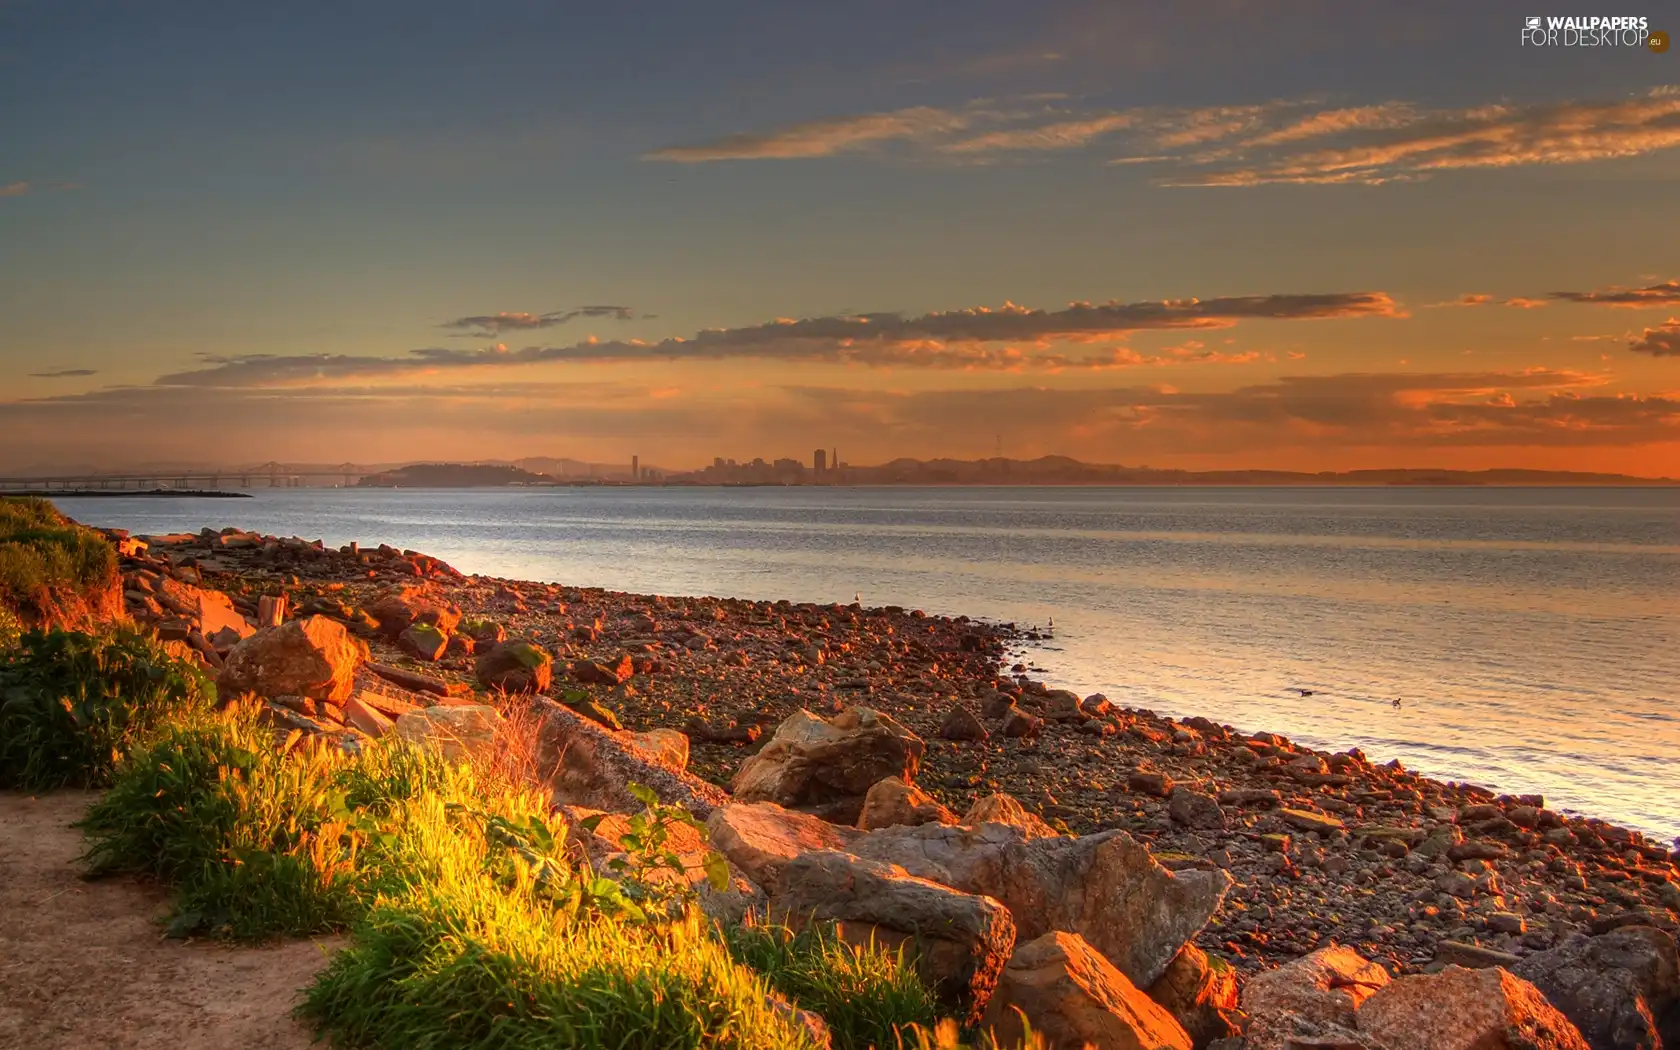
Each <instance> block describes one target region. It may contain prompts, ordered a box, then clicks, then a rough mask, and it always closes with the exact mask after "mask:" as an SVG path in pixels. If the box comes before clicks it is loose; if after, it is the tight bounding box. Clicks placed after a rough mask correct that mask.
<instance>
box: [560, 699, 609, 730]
mask: <svg viewBox="0 0 1680 1050" xmlns="http://www.w3.org/2000/svg"><path fill="white" fill-rule="evenodd" d="M560 702H561V703H563V704H565V705H566V706H567V707H569V708H571V709H572V710H573V711H576V712H577V713H578V714H580V715H582V716H583V717H585V718H587V719H589V720H590V721H591V722H594V723H595V724H596V725H598V726H602V727H603V728H606V729H611V730H614V731H618V730H622V729H623V728H624V723H623V722H620V721H619V720H618V715H616V714H614V713H613V709H612V708H610V707H608V706H607V705H605V704H603V703H601V702H600V701H599V700H596V699H595V698H594V697H592V696H576V695H574V696H572V698H570V699H562V700H561V701H560Z"/></svg>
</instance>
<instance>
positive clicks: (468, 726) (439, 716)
mask: <svg viewBox="0 0 1680 1050" xmlns="http://www.w3.org/2000/svg"><path fill="white" fill-rule="evenodd" d="M504 725H505V723H504V722H503V720H502V715H501V712H500V711H497V710H496V709H495V708H494V707H487V706H485V705H483V704H458V705H451V706H447V707H423V708H421V709H420V710H418V711H410V712H409V713H408V714H405V715H403V716H402V717H401V718H399V719H397V723H396V732H397V735H398V736H399V737H402V738H403V739H404V740H408V741H411V742H413V743H416V744H427V743H430V744H434V745H436V746H437V748H438V750H440V751H442V752H443V756H444V757H445V758H448V759H451V760H456V759H461V758H468V757H472V756H476V755H481V754H483V753H485V752H486V751H489V750H491V749H493V748H495V747H497V746H498V744H499V741H500V738H501V732H502V727H503V726H504Z"/></svg>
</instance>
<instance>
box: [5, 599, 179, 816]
mask: <svg viewBox="0 0 1680 1050" xmlns="http://www.w3.org/2000/svg"><path fill="white" fill-rule="evenodd" d="M211 697H212V692H211V688H210V685H209V682H208V681H207V680H206V679H205V677H204V676H203V674H202V673H201V672H200V671H199V670H198V668H197V667H196V666H194V665H193V664H190V663H188V662H187V661H185V660H182V659H179V658H177V657H174V656H172V655H170V653H169V652H168V651H167V650H165V649H164V647H163V646H162V645H161V644H159V643H158V642H157V641H155V640H153V639H151V638H148V637H146V636H143V635H140V634H137V633H135V632H132V631H127V630H121V629H118V630H113V631H109V632H106V633H103V634H98V635H89V634H82V633H79V632H75V631H56V630H55V631H29V632H26V633H24V634H23V635H22V636H21V637H20V638H19V639H18V641H17V643H16V644H15V646H13V647H12V648H9V649H6V650H4V651H0V788H21V789H23V790H25V791H43V790H49V789H52V788H60V787H100V786H103V785H105V784H108V783H110V782H111V778H112V776H113V774H114V771H115V769H116V767H117V764H118V763H119V762H120V761H121V760H122V758H123V756H125V755H126V754H127V753H128V752H129V750H130V749H132V748H134V747H135V746H136V745H138V744H140V743H142V742H144V741H145V740H147V739H149V738H150V737H152V736H154V735H155V734H157V733H158V732H160V731H161V730H162V729H163V727H164V726H166V725H167V724H169V723H171V722H173V721H175V720H177V719H180V718H184V717H191V715H192V714H193V713H194V712H196V711H199V710H203V709H205V708H207V707H208V706H209V705H210V703H211Z"/></svg>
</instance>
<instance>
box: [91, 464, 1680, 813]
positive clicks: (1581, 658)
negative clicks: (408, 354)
mask: <svg viewBox="0 0 1680 1050" xmlns="http://www.w3.org/2000/svg"><path fill="white" fill-rule="evenodd" d="M58 502H59V504H60V506H61V507H62V508H63V509H64V511H65V512H66V513H68V514H70V515H72V516H73V517H75V518H77V519H78V520H81V521H84V522H87V523H89V524H93V525H102V526H116V527H121V528H126V529H130V530H132V531H135V532H140V533H148V532H172V531H180V530H189V529H191V530H196V529H198V528H200V527H202V526H206V525H209V526H215V527H218V528H219V527H222V526H227V525H235V526H240V527H242V528H249V529H257V530H261V531H263V532H265V533H275V534H279V535H285V536H291V535H296V536H302V537H304V538H306V539H323V540H325V541H326V542H327V543H329V544H333V545H339V544H343V543H346V542H348V541H350V540H357V541H360V542H361V543H363V544H377V543H380V542H385V543H390V544H392V545H393V546H398V547H405V548H411V549H414V550H420V551H424V552H426V553H428V554H432V555H435V556H438V557H441V558H443V559H445V560H446V561H448V562H450V563H451V564H453V565H454V566H455V567H456V568H458V569H460V570H462V571H463V572H470V573H485V574H491V575H496V576H504V577H517V578H522V579H532V580H544V581H551V582H561V583H566V584H571V585H575V586H591V587H605V588H609V589H613V590H620V591H633V592H643V593H659V594H672V595H678V594H681V595H721V596H730V597H744V598H755V599H780V598H787V599H791V600H794V601H812V602H823V603H828V602H852V601H854V600H858V601H862V602H863V603H865V604H867V605H902V606H906V607H912V608H919V609H923V610H925V611H927V612H929V613H944V614H948V615H958V614H967V615H969V616H972V617H980V618H985V619H989V620H996V621H1005V622H1012V623H1014V624H1017V625H1018V626H1020V627H1023V628H1026V627H1036V628H1038V629H1040V631H1041V632H1042V633H1044V634H1046V635H1047V636H1048V637H1045V638H1043V639H1042V640H1041V641H1038V642H1025V643H1023V645H1022V647H1021V649H1020V650H1019V651H1018V652H1016V653H1014V654H1012V660H1014V659H1018V660H1020V661H1021V662H1023V663H1027V664H1029V665H1031V667H1032V668H1033V670H1034V674H1035V676H1036V677H1039V678H1041V679H1042V680H1044V681H1046V682H1048V683H1050V684H1052V685H1056V686H1062V687H1066V688H1070V689H1074V690H1076V691H1078V692H1080V693H1081V694H1087V693H1093V692H1101V693H1104V694H1106V695H1107V696H1108V697H1109V698H1110V699H1111V700H1113V701H1115V702H1117V703H1120V704H1124V705H1128V706H1132V707H1144V708H1149V709H1152V710H1154V711H1156V712H1157V713H1160V714H1170V715H1174V716H1181V717H1182V716H1189V715H1203V716H1206V717H1209V718H1212V719H1215V720H1216V721H1220V722H1223V723H1227V724H1230V725H1234V726H1237V727H1238V728H1241V729H1244V730H1247V731H1250V732H1254V731H1259V730H1269V731H1272V732H1275V733H1282V734H1284V735H1286V736H1288V737H1290V738H1292V739H1294V740H1297V741H1301V742H1303V743H1308V744H1311V745H1312V746H1315V747H1321V748H1334V749H1338V750H1339V749H1345V748H1350V747H1358V748H1360V749H1361V750H1362V751H1364V752H1365V754H1366V755H1367V756H1368V757H1370V758H1371V759H1373V760H1375V761H1381V762H1386V761H1388V760H1390V759H1399V760H1400V761H1401V762H1402V763H1404V764H1405V766H1406V767H1407V768H1410V769H1414V770H1417V771H1420V772H1423V773H1426V774H1428V775H1431V776H1436V777H1440V778H1443V779H1452V780H1460V781H1470V782H1473V783H1477V784H1481V785H1484V786H1486V787H1490V788H1493V789H1495V790H1499V791H1506V792H1512V793H1540V794H1543V795H1544V796H1545V797H1546V801H1547V804H1548V805H1550V806H1552V807H1554V808H1558V809H1563V810H1567V811H1574V812H1578V813H1583V814H1586V815H1591V816H1598V817H1602V818H1604V819H1607V820H1612V821H1615V822H1617V823H1622V824H1626V825H1629V826H1632V827H1637V828H1640V829H1642V830H1644V831H1646V832H1647V833H1649V834H1653V835H1656V836H1659V837H1660V838H1661V839H1662V840H1667V839H1670V838H1675V837H1677V836H1680V488H1484V487H1423V486H1393V487H1373V488H1364V487H1360V488H1354V487H1318V488H1195V487H1183V488H1114V487H1090V488H1085V487H1030V488H1029V487H1020V488H992V487H987V488H906V487H882V488H814V487H808V488H676V487H672V488H660V487H599V488H585V487H578V488H571V487H567V488H532V489H480V490H448V491H438V490H395V489H355V488H350V489H273V490H264V489H257V490H256V491H255V493H254V497H253V498H251V499H241V500H228V499H195V498H152V497H121V496H118V497H102V498H83V499H77V498H64V499H61V500H59V501H58Z"/></svg>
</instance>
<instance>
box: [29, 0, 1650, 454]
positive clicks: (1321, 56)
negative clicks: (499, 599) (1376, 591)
mask: <svg viewBox="0 0 1680 1050" xmlns="http://www.w3.org/2000/svg"><path fill="white" fill-rule="evenodd" d="M1533 6H1534V5H1532V4H1530V5H1524V6H1517V5H1513V4H1507V3H1477V4H1468V3H1464V2H1462V0H1457V2H1450V3H1418V2H1406V3H1361V4H1346V3H1331V2H1323V3H1304V2H1303V3H1266V4H1261V3H1239V2H1227V3H1174V4H1171V5H1167V4H1160V3H1149V4H1144V3H1137V4H1130V3H1120V2H1101V3H1099V2H1092V3H1062V2H1050V0H1047V2H1043V3H1031V4H1029V3H1023V2H1015V3H995V2H987V0H962V2H956V0H909V2H907V0H895V2H890V3H863V2H848V3H843V4H804V3H787V2H785V0H783V2H774V3H771V2H765V3H757V2H753V3H738V2H729V3H716V4H694V3H614V4H599V3H592V4H563V3H539V2H534V0H533V2H497V0H489V2H485V3H480V4H471V5H468V4H461V3H451V4H445V3H436V2H431V0H405V2H402V3H372V2H367V3H343V2H338V3H330V4H328V3H311V2H293V3H286V4H253V3H228V2H226V0H216V2H202V3H200V2H171V0H160V2H156V3H145V4H138V3H128V2H117V0H112V2H108V3H86V2H81V0H0V469H13V470H15V469H20V468H25V467H31V466H45V465H57V466H65V467H69V466H97V467H118V466H125V465H132V464H139V463H147V462H183V461H184V462H193V463H203V464H236V463H250V462H261V461H266V460H270V459H280V460H286V461H316V462H340V461H343V460H351V461H356V462H389V461H402V460H415V459H478V458H515V457H520V456H530V455H546V456H570V457H573V458H577V459H588V460H595V461H613V462H622V461H628V459H629V458H630V456H631V454H633V453H634V454H639V455H640V456H641V459H642V461H643V462H644V463H655V464H659V465H663V466H668V467H674V468H677V467H687V466H696V465H700V464H702V463H706V462H710V460H711V458H712V457H713V456H714V455H721V456H731V457H736V458H751V457H753V456H759V455H762V456H765V457H767V458H768V457H773V456H784V455H788V456H797V457H800V458H802V459H803V458H808V457H809V455H810V450H811V449H813V448H816V447H819V446H821V447H830V446H837V447H838V448H839V449H840V454H841V457H842V458H843V459H846V460H848V461H851V462H855V463H866V462H877V461H880V460H884V459H888V458H892V457H895V456H900V455H908V456H918V457H924V458H926V457H933V456H956V457H962V458H976V457H981V456H989V455H993V454H995V453H996V452H997V451H998V450H999V449H1000V448H1001V450H1002V452H1003V453H1004V454H1005V455H1009V456H1014V457H1030V456H1036V455H1040V454H1044V453H1061V454H1067V455H1072V456H1077V457H1079V458H1082V459H1086V460H1091V461H1099V462H1111V463H1126V464H1134V465H1135V464H1150V465H1153V466H1181V467H1191V468H1213V467H1278V468H1294V469H1349V468H1356V467H1380V466H1447V467H1485V466H1527V467H1547V468H1565V469H1589V470H1613V471H1622V472H1628V473H1638V474H1668V475H1674V476H1680V50H1669V51H1668V52H1666V53H1655V52H1653V51H1652V50H1649V49H1647V48H1643V47H1598V48H1590V49H1588V48H1571V49H1565V48H1562V47H1554V48H1534V47H1524V46H1523V45H1522V42H1521V39H1520V37H1521V28H1522V24H1523V21H1524V17H1525V16H1528V15H1531V14H1533V13H1534V10H1531V8H1533ZM1535 10H1539V9H1535ZM1541 13H1542V14H1547V13H1552V14H1556V13H1567V14H1593V13H1601V14H1607V15H1608V14H1614V15H1647V16H1649V17H1650V22H1651V24H1650V28H1652V29H1663V30H1668V31H1670V32H1674V31H1680V9H1676V8H1675V7H1673V6H1672V5H1671V4H1664V5H1654V4H1644V5H1641V4H1635V5H1633V6H1631V7H1628V8H1626V9H1623V8H1616V9H1614V10H1612V9H1610V8H1605V9H1604V10H1603V11H1596V10H1592V11H1581V10H1570V11H1561V10H1559V11H1550V12H1548V11H1541ZM1665 18H1666V19H1667V20H1668V22H1669V23H1672V24H1665V23H1664V21H1663V20H1664V19H1665Z"/></svg>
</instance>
